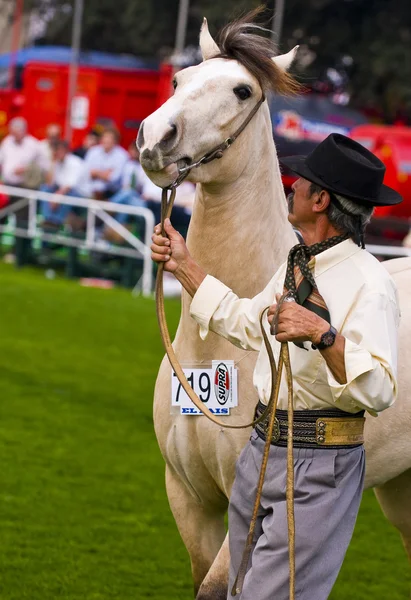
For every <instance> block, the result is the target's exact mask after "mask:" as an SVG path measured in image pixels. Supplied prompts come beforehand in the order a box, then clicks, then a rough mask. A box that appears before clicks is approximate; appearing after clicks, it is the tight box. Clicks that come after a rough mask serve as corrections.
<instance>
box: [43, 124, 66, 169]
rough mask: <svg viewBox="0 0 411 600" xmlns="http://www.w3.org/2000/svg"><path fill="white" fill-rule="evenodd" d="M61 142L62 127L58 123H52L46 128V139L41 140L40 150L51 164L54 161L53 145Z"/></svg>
mask: <svg viewBox="0 0 411 600" xmlns="http://www.w3.org/2000/svg"><path fill="white" fill-rule="evenodd" d="M60 140H61V127H60V125H58V124H57V123H50V125H47V128H46V137H45V138H44V140H40V142H39V144H40V148H41V150H42V152H43V153H44V156H45V157H46V160H47V161H48V163H49V164H51V162H52V160H53V145H54V144H55V143H56V142H58V141H60Z"/></svg>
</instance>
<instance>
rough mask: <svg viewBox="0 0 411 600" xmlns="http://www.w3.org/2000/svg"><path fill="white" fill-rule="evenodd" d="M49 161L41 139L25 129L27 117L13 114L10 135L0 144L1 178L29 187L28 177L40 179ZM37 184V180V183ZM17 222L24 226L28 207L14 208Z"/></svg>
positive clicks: (13, 183) (5, 182)
mask: <svg viewBox="0 0 411 600" xmlns="http://www.w3.org/2000/svg"><path fill="white" fill-rule="evenodd" d="M49 167H50V163H49V161H48V160H47V158H46V157H45V155H44V153H43V152H42V150H41V146H40V142H39V140H37V139H36V138H35V137H33V136H32V135H29V134H28V132H27V121H26V120H25V119H23V117H15V118H14V119H11V121H10V123H9V135H7V136H6V137H5V138H4V140H3V141H2V143H1V144H0V169H1V180H2V182H3V183H4V184H5V185H10V186H16V187H31V185H30V182H29V180H30V179H33V176H34V179H36V180H40V179H41V178H42V174H43V173H46V172H47V170H48V169H49ZM36 187H37V183H36ZM18 200H19V197H18V196H13V197H10V202H9V203H10V204H14V203H15V202H17V201H18ZM16 218H17V222H18V224H19V225H20V226H26V225H27V221H28V207H24V208H21V209H20V210H18V211H16Z"/></svg>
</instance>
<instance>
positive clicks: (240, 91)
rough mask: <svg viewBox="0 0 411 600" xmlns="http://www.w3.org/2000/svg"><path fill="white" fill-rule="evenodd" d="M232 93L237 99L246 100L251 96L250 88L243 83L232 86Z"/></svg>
mask: <svg viewBox="0 0 411 600" xmlns="http://www.w3.org/2000/svg"><path fill="white" fill-rule="evenodd" d="M234 94H235V95H236V96H237V98H238V99H239V100H247V98H249V97H250V96H251V90H250V88H248V87H245V86H244V85H241V86H239V87H236V88H234Z"/></svg>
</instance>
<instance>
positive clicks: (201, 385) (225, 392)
mask: <svg viewBox="0 0 411 600" xmlns="http://www.w3.org/2000/svg"><path fill="white" fill-rule="evenodd" d="M183 371H184V374H185V376H186V377H187V381H188V383H189V384H190V386H191V387H192V388H193V390H194V391H195V393H196V394H197V396H198V397H199V398H200V400H201V402H203V403H204V406H207V408H208V409H209V410H210V412H212V413H213V414H215V415H221V416H224V415H229V414H230V408H233V407H234V406H237V405H238V391H237V374H238V370H237V369H236V368H235V366H234V361H233V360H213V361H212V363H211V368H210V367H201V368H188V367H184V368H183ZM171 406H179V407H180V412H181V414H182V415H201V414H202V412H201V411H200V410H198V408H197V407H196V406H194V404H193V403H192V402H191V400H190V398H189V397H188V396H187V394H186V393H185V391H184V390H183V388H182V386H181V383H180V382H179V381H178V379H177V375H176V374H175V373H174V371H173V375H172V378H171Z"/></svg>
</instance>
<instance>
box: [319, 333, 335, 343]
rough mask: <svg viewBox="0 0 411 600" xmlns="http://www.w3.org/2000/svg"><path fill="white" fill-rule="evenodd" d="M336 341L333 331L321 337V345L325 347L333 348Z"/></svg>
mask: <svg viewBox="0 0 411 600" xmlns="http://www.w3.org/2000/svg"><path fill="white" fill-rule="evenodd" d="M334 340H335V333H334V332H333V331H327V332H326V333H324V334H323V335H322V336H321V343H322V344H324V346H332V345H333V343H334Z"/></svg>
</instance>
